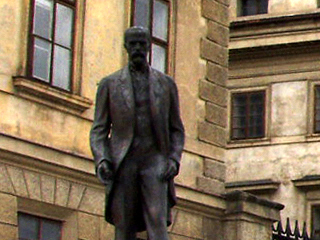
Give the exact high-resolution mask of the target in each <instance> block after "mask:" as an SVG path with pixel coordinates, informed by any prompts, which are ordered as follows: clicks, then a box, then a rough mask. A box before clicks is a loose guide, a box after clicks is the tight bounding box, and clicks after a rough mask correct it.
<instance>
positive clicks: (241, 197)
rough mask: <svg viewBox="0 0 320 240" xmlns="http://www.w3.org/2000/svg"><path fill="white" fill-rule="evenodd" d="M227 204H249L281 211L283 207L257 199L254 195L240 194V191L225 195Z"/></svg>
mask: <svg viewBox="0 0 320 240" xmlns="http://www.w3.org/2000/svg"><path fill="white" fill-rule="evenodd" d="M225 197H226V200H227V202H251V203H256V204H259V205H261V206H266V207H268V208H271V209H276V210H282V209H283V208H284V205H282V204H280V203H276V202H272V201H269V200H266V199H263V198H259V197H257V196H255V195H252V194H249V193H246V192H242V191H234V192H230V193H227V194H226V195H225Z"/></svg>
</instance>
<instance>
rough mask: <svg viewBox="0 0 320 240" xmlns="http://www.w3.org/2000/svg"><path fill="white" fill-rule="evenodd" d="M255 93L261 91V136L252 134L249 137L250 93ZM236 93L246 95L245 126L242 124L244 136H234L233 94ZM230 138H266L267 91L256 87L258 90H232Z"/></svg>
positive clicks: (240, 139)
mask: <svg viewBox="0 0 320 240" xmlns="http://www.w3.org/2000/svg"><path fill="white" fill-rule="evenodd" d="M257 93H261V94H262V98H263V99H262V101H263V113H262V118H263V122H262V129H261V130H262V134H261V136H256V137H255V136H254V137H251V136H249V128H250V123H249V119H250V117H249V116H250V105H251V104H250V95H253V94H257ZM236 95H238V96H239V95H245V96H246V104H245V111H246V113H245V126H244V130H245V136H244V137H235V136H234V133H233V132H234V129H235V128H234V123H233V122H234V121H233V120H234V96H236ZM230 106H231V107H230V126H229V129H230V134H229V136H230V140H231V141H246V140H259V139H264V138H266V135H267V130H266V126H267V120H266V116H267V92H266V90H265V89H258V90H248V91H239V92H232V93H231V95H230Z"/></svg>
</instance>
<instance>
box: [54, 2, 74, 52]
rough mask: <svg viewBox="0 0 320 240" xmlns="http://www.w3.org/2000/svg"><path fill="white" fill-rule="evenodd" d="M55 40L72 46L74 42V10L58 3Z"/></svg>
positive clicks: (66, 45)
mask: <svg viewBox="0 0 320 240" xmlns="http://www.w3.org/2000/svg"><path fill="white" fill-rule="evenodd" d="M56 11H57V13H56V15H57V16H56V25H55V26H56V28H55V42H56V43H58V44H60V45H63V46H65V47H68V48H70V47H71V44H72V30H73V29H72V26H73V10H72V9H71V8H68V7H66V6H63V5H61V4H57V10H56Z"/></svg>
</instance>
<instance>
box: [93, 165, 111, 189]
mask: <svg viewBox="0 0 320 240" xmlns="http://www.w3.org/2000/svg"><path fill="white" fill-rule="evenodd" d="M97 177H98V179H99V180H100V182H102V183H103V184H105V185H106V184H108V182H109V181H110V180H111V179H112V177H113V171H112V169H111V164H110V163H108V162H107V161H102V162H101V163H100V164H99V166H98V169H97Z"/></svg>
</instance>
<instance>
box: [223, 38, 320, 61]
mask: <svg viewBox="0 0 320 240" xmlns="http://www.w3.org/2000/svg"><path fill="white" fill-rule="evenodd" d="M319 50H320V40H315V41H305V42H294V43H283V44H275V45H265V46H252V47H246V48H239V49H230V50H229V58H230V61H236V60H241V59H248V58H249V59H253V58H255V59H258V58H268V57H275V56H290V55H298V54H307V53H316V52H319Z"/></svg>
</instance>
